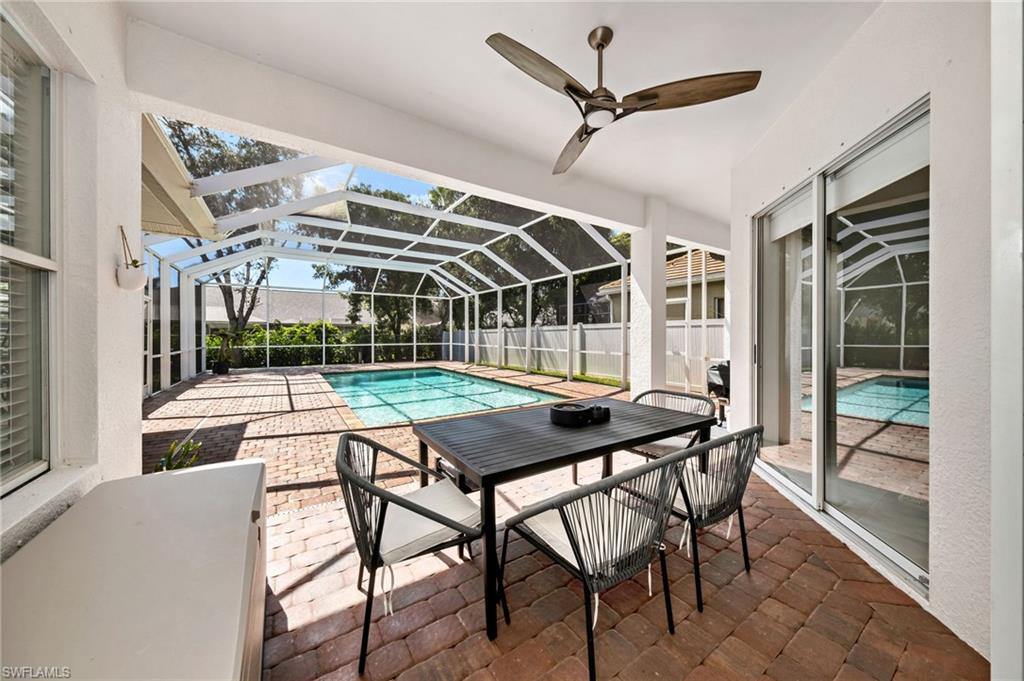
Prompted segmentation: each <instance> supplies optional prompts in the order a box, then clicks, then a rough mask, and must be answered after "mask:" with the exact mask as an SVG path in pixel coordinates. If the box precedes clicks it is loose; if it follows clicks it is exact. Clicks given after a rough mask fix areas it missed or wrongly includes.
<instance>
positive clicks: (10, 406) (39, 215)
mask: <svg viewBox="0 0 1024 681" xmlns="http://www.w3.org/2000/svg"><path fill="white" fill-rule="evenodd" d="M0 21H2V26H0V42H2V48H3V51H2V59H0V493H2V494H7V493H8V492H10V491H12V490H14V489H15V488H17V487H20V486H21V485H23V484H24V483H26V482H28V481H29V480H31V479H32V478H33V477H35V476H37V475H39V474H41V473H44V472H45V471H46V470H47V468H48V465H49V445H50V426H49V418H50V415H49V378H50V377H49V346H50V343H49V340H50V338H49V334H50V329H49V309H50V288H51V285H52V277H53V276H54V274H55V272H56V271H57V264H56V262H55V261H54V260H53V259H52V253H51V244H50V215H49V208H50V186H49V185H50V183H49V176H50V162H49V160H50V134H49V133H50V71H49V69H47V68H46V66H45V65H44V64H43V63H42V62H41V60H40V59H39V58H38V57H37V56H36V55H35V54H34V53H33V51H32V50H31V49H30V48H29V46H28V45H27V44H26V43H25V41H24V40H23V39H22V38H21V37H20V36H19V35H18V33H17V31H16V30H15V29H14V27H12V26H11V24H10V23H9V22H8V20H7V18H6V17H4V16H2V15H0Z"/></svg>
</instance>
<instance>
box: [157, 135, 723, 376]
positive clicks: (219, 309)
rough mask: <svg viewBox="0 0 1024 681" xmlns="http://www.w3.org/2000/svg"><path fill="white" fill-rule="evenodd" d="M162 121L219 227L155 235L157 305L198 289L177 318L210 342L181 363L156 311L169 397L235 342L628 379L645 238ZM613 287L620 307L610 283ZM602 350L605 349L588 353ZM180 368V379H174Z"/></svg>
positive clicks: (239, 356) (244, 354)
mask: <svg viewBox="0 0 1024 681" xmlns="http://www.w3.org/2000/svg"><path fill="white" fill-rule="evenodd" d="M147 120H149V121H150V123H151V126H150V127H151V128H152V129H153V130H156V131H158V133H159V135H161V136H162V138H163V144H164V146H165V147H167V148H168V149H173V150H174V152H175V153H176V155H177V157H178V158H177V159H175V160H176V161H180V165H181V166H183V168H184V171H183V172H187V174H188V175H189V177H188V182H189V183H190V185H191V195H192V199H193V200H194V201H195V203H196V206H198V210H200V211H201V212H203V211H205V214H206V215H208V217H209V233H208V234H204V235H201V236H180V235H178V236H169V235H168V234H166V233H160V230H159V229H157V230H153V231H151V232H150V234H149V236H148V237H147V257H148V258H149V261H150V263H151V269H152V272H151V277H150V297H151V299H152V300H153V301H154V302H155V303H157V306H159V305H160V304H161V301H167V300H170V299H171V295H170V294H171V290H170V289H171V288H172V286H173V288H175V291H176V290H177V289H178V288H185V289H195V290H196V291H197V293H196V295H195V296H191V295H190V296H178V297H177V298H176V299H178V300H179V301H180V302H179V304H178V305H177V309H176V310H174V311H173V315H174V319H175V320H176V321H177V323H179V324H180V326H181V328H192V326H193V325H195V326H196V327H197V329H198V330H197V334H196V338H193V337H192V334H184V335H182V336H180V340H179V347H176V348H175V349H174V350H172V351H169V352H164V351H163V347H162V344H161V343H162V334H161V333H160V332H161V331H162V330H163V329H162V325H164V324H165V322H164V319H165V318H167V319H168V320H169V319H170V318H171V314H170V311H167V313H166V314H161V312H162V311H160V310H154V312H155V314H154V321H156V320H159V321H157V325H158V326H161V328H155V329H154V339H153V340H154V343H155V345H154V347H153V348H152V349H151V351H150V352H149V354H148V357H149V358H150V359H149V361H148V362H147V385H149V386H150V387H151V389H152V390H156V389H159V388H161V387H166V386H168V385H170V384H171V383H172V382H173V381H172V380H171V378H172V376H171V374H172V373H173V376H174V379H175V380H176V379H177V378H178V377H188V376H191V375H194V374H196V373H198V372H200V371H202V370H204V369H205V368H206V367H207V366H209V365H210V364H211V363H212V361H213V357H211V355H210V353H211V352H215V351H217V350H218V347H219V344H220V343H222V342H225V339H227V338H230V340H229V342H230V343H231V344H232V346H233V348H234V349H233V357H234V360H233V363H234V365H236V366H295V365H329V364H361V363H375V362H398V361H408V362H418V361H429V360H452V361H461V362H467V363H480V364H488V365H496V366H508V367H512V368H518V369H523V370H527V371H543V372H553V373H557V374H561V375H564V376H566V378H567V380H573V378H574V377H577V376H579V375H581V374H583V373H584V372H587V371H590V372H591V373H593V374H594V375H598V376H601V377H603V378H605V379H608V378H613V379H618V380H619V381H621V383H622V384H623V385H625V382H626V380H627V375H628V369H627V357H628V319H629V314H628V305H629V296H628V286H629V239H628V234H625V233H617V232H615V231H613V230H612V229H609V228H606V227H602V226H599V225H593V224H589V223H586V222H582V221H577V220H572V219H568V218H565V217H562V216H559V215H553V214H545V213H541V212H538V211H535V210H531V209H528V208H524V207H521V206H516V205H511V204H508V203H503V202H500V201H496V200H493V199H490V198H486V197H483V196H477V195H473V194H468V193H464V192H460V191H457V190H454V189H450V188H447V187H443V186H438V185H432V184H428V183H424V182H419V181H415V180H411V179H409V178H404V177H400V176H396V175H389V174H387V173H384V172H381V171H378V170H375V169H372V168H368V167H364V166H356V165H354V164H349V163H344V162H338V161H334V160H332V159H325V158H321V157H317V156H304V155H302V154H300V153H299V152H296V151H294V150H291V149H286V148H283V147H279V146H275V145H272V144H268V143H265V142H261V141H258V140H254V139H248V138H243V137H239V136H238V135H235V134H232V133H227V132H221V131H217V130H212V129H209V128H203V127H200V126H196V125H193V124H191V123H187V122H184V121H176V120H167V119H157V118H154V117H147ZM171 242H173V243H174V244H176V245H175V246H174V247H173V248H171V247H167V244H169V243H171ZM286 261H289V262H297V263H305V264H306V265H308V268H309V270H310V272H311V276H310V277H309V279H308V281H309V282H312V284H305V285H303V286H296V285H294V284H293V283H291V282H288V281H283V282H282V281H281V279H282V278H283V277H279V274H278V270H279V267H278V265H279V264H280V263H283V262H286ZM613 281H617V282H619V290H618V291H617V292H616V293H617V294H618V295H616V296H610V295H607V293H602V292H601V291H599V288H600V286H598V285H595V283H598V282H599V283H607V282H613ZM314 287H316V288H314ZM317 289H318V290H317ZM612 305H615V306H616V307H618V308H619V309H618V310H616V311H615V312H614V313H612V311H611V310H610V307H611V306H612ZM599 319H601V320H603V322H604V326H605V327H607V328H602V329H600V330H598V329H587V333H586V335H584V334H583V332H582V331H581V327H580V325H581V324H590V323H597V320H599ZM612 319H617V320H618V323H617V324H613V323H612ZM703 321H704V322H705V330H706V319H705V320H703ZM174 335H175V337H176V338H177V337H178V335H177V334H174ZM590 342H595V343H597V346H596V347H599V348H600V350H599V351H598V350H593V349H591V348H589V347H584V346H583V345H584V343H590ZM172 356H173V357H174V361H175V362H176V363H177V364H176V366H175V367H174V368H175V369H177V370H176V371H173V372H172V371H171V370H170V369H171V368H170V367H167V368H165V367H163V364H164V363H166V361H165V360H169V359H171V357H172ZM685 359H686V360H687V361H686V365H687V366H689V362H688V358H685ZM179 365H180V368H179ZM588 367H589V369H588ZM686 373H687V376H686V380H687V381H689V380H690V376H689V372H686ZM154 379H155V380H154Z"/></svg>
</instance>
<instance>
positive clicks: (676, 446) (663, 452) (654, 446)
mask: <svg viewBox="0 0 1024 681" xmlns="http://www.w3.org/2000/svg"><path fill="white" fill-rule="evenodd" d="M692 439H693V434H692V433H687V434H685V435H675V436H673V437H667V438H665V439H664V440H655V441H654V442H647V443H645V444H642V445H637V446H636V447H633V450H632V451H636V452H643V453H644V454H648V455H650V456H653V457H655V458H661V457H663V456H667V455H669V454H672V453H674V452H678V451H679V450H680V449H686V448H687V447H689V446H690V440H692Z"/></svg>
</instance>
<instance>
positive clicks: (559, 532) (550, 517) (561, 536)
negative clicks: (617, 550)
mask: <svg viewBox="0 0 1024 681" xmlns="http://www.w3.org/2000/svg"><path fill="white" fill-rule="evenodd" d="M591 499H592V500H593V501H594V502H596V503H598V504H603V505H604V506H605V507H606V508H604V509H601V510H600V511H598V512H597V514H598V515H599V517H605V518H608V517H611V514H615V515H617V516H619V517H620V518H623V517H624V516H626V515H632V516H635V520H636V523H634V526H637V525H638V524H642V523H643V522H650V520H649V519H648V518H644V516H643V514H641V513H639V512H637V511H635V510H633V509H632V508H630V507H628V506H626V505H624V504H622V503H621V502H619V501H616V500H615V499H613V498H612V497H611V496H609V495H607V494H595V495H594V496H593V497H591ZM523 524H524V525H525V526H526V528H527V529H528V530H529V531H530V532H532V533H533V535H534V536H535V537H537V538H538V539H540V540H541V541H542V542H544V543H545V544H547V546H548V547H549V548H550V549H551V550H552V551H554V552H555V553H557V554H558V555H559V556H561V557H562V559H563V560H565V562H567V563H568V564H569V565H571V566H573V567H575V568H576V569H577V570H579V569H580V567H579V565H578V564H577V562H576V555H575V554H574V553H573V550H572V544H570V543H569V535H568V534H566V531H565V524H564V523H563V522H562V516H561V515H560V514H559V513H558V510H557V509H552V510H550V511H544V512H543V513H538V514H537V515H535V516H533V517H531V518H527V519H526V520H525V521H523ZM617 524H618V525H619V526H620V527H621V526H627V525H628V524H629V521H627V520H625V519H623V520H621V521H620V522H619V523H617ZM599 531H600V532H602V533H607V532H608V528H607V527H604V526H602V527H601V528H600V530H599ZM590 542H591V543H592V544H597V545H607V544H608V543H609V542H608V541H607V540H606V539H605V538H604V537H601V538H596V537H595V538H592V539H591V540H590ZM624 544H625V545H626V547H627V548H628V549H631V550H635V549H636V548H637V547H633V546H628V544H629V542H628V541H627V542H624ZM630 552H631V551H627V553H630ZM622 557H623V556H608V557H606V561H605V562H606V563H607V564H608V565H606V566H604V567H606V568H609V567H610V566H612V565H614V564H615V563H617V562H618V560H619V559H620V558H622ZM597 571H598V572H602V571H603V570H602V566H597Z"/></svg>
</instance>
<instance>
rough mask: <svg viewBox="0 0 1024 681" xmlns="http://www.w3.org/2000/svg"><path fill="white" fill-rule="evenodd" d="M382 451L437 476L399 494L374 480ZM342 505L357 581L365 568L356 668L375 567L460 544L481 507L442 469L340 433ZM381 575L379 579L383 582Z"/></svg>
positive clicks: (475, 529)
mask: <svg viewBox="0 0 1024 681" xmlns="http://www.w3.org/2000/svg"><path fill="white" fill-rule="evenodd" d="M382 453H383V454H387V455H388V456H390V457H391V458H393V459H396V460H398V461H400V462H402V463H404V464H406V465H408V466H411V467H413V468H415V469H417V470H418V471H420V472H423V473H427V474H429V475H431V476H433V477H435V478H438V482H436V483H434V484H432V485H427V486H426V487H420V488H418V489H415V490H413V491H412V492H409V493H408V494H404V495H398V494H395V493H394V492H390V491H388V490H386V489H384V488H383V487H380V486H379V485H378V484H377V478H378V465H379V459H380V455H381V454H382ZM335 466H336V468H337V471H338V478H339V481H340V483H341V491H342V495H343V496H344V498H345V510H346V512H347V513H348V518H349V522H350V523H351V525H352V534H353V535H354V537H355V543H356V550H357V551H358V552H359V560H360V565H359V587H360V588H362V581H363V569H364V568H365V569H366V570H368V571H369V573H370V578H369V583H368V585H367V588H366V610H365V612H364V616H363V636H362V642H361V644H360V648H359V673H360V674H362V673H363V671H364V670H365V667H366V647H367V643H368V640H369V633H370V619H371V611H372V608H373V595H374V583H375V578H376V575H377V570H378V569H381V568H384V569H386V570H388V571H390V572H391V589H393V588H394V583H395V577H394V571H393V569H392V566H393V565H395V564H396V563H399V562H402V561H405V560H409V559H411V558H416V557H418V556H422V555H425V554H428V553H433V552H434V551H437V550H439V549H444V548H448V547H451V546H459V549H460V553H461V549H462V546H463V545H466V544H469V543H470V542H472V541H473V540H474V539H478V538H480V536H481V534H482V532H481V530H480V527H479V526H480V507H479V505H478V504H477V503H476V502H474V501H473V500H472V499H470V498H468V497H467V496H466V495H465V494H463V493H462V492H460V491H459V489H458V488H457V487H456V486H455V484H454V483H452V481H451V480H448V479H447V478H445V477H444V476H443V475H441V474H439V473H437V472H436V471H433V470H431V469H430V468H429V467H427V466H424V465H422V464H420V463H419V462H418V461H414V460H413V459H410V458H409V457H406V456H404V455H403V454H400V453H398V452H396V451H395V450H393V449H391V448H389V447H385V446H384V445H382V444H380V443H379V442H375V441H374V440H371V439H369V438H366V437H362V436H361V435H356V434H353V433H345V434H344V435H342V436H341V441H340V442H339V443H338V455H337V458H336V460H335ZM383 582H384V580H383V578H382V579H381V583H382V585H383ZM384 610H385V614H388V613H389V612H390V611H391V592H390V590H385V592H384Z"/></svg>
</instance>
